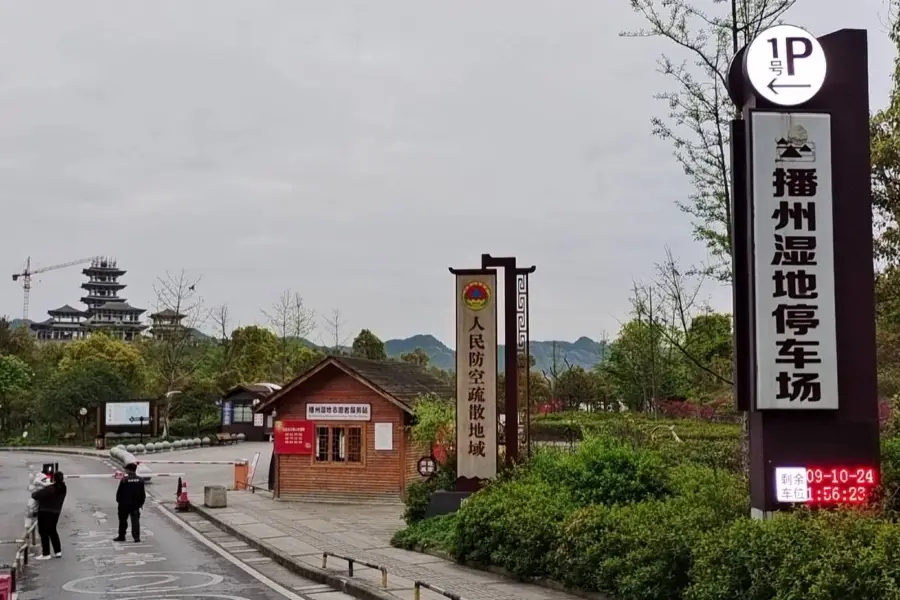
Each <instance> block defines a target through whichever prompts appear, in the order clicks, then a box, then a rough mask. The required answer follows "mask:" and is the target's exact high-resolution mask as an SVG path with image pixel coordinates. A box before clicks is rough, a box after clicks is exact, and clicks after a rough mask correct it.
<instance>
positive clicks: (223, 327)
mask: <svg viewBox="0 0 900 600" xmlns="http://www.w3.org/2000/svg"><path fill="white" fill-rule="evenodd" d="M211 319H212V321H213V324H214V326H215V338H214V342H213V343H212V344H209V345H208V346H207V347H206V349H205V352H204V353H203V356H202V358H201V360H200V364H199V366H198V367H197V376H198V377H199V378H200V379H202V380H206V381H214V382H215V386H216V389H217V390H218V392H219V394H224V393H225V392H226V391H228V390H230V389H231V388H232V387H234V386H235V385H237V384H238V383H240V374H239V373H238V371H237V369H236V367H235V352H234V342H233V340H232V333H233V330H232V327H231V320H230V315H229V312H228V305H226V304H223V305H221V306H218V307H216V308H215V309H214V310H213V311H212V314H211Z"/></svg>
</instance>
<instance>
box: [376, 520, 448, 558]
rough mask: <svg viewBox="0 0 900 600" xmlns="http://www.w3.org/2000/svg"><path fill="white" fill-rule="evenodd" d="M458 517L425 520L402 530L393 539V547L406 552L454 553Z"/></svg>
mask: <svg viewBox="0 0 900 600" xmlns="http://www.w3.org/2000/svg"><path fill="white" fill-rule="evenodd" d="M456 520H457V518H456V515H455V514H451V515H441V516H438V517H434V518H432V519H425V520H424V521H419V522H417V523H414V524H412V525H410V526H408V527H406V528H405V529H401V530H400V531H398V532H397V533H395V534H394V536H393V537H392V538H391V545H393V546H396V547H397V548H403V549H405V550H417V551H424V550H430V549H435V550H441V551H443V552H447V553H452V552H453V550H454V548H455V546H456Z"/></svg>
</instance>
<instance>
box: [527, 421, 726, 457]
mask: <svg viewBox="0 0 900 600" xmlns="http://www.w3.org/2000/svg"><path fill="white" fill-rule="evenodd" d="M531 428H532V430H531V435H532V439H534V440H538V441H543V442H568V443H570V444H576V443H578V444H579V445H580V443H581V441H582V440H583V439H584V438H585V437H591V436H598V435H599V436H603V437H611V438H615V439H618V440H622V441H623V442H627V443H630V444H632V445H634V446H636V447H639V448H644V449H648V450H653V451H656V452H658V453H659V454H660V455H661V456H662V457H663V459H664V460H665V462H666V463H667V464H669V465H674V464H680V463H694V464H699V465H705V466H708V467H713V468H722V469H730V470H733V471H740V469H741V466H742V460H741V429H740V426H739V425H735V424H730V423H709V422H705V421H699V420H696V419H655V418H652V417H648V416H645V415H638V414H627V415H621V414H618V413H577V412H574V413H552V414H549V415H542V416H538V417H535V418H534V421H533V422H532V424H531ZM676 436H677V437H676Z"/></svg>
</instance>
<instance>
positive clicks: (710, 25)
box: [621, 0, 796, 283]
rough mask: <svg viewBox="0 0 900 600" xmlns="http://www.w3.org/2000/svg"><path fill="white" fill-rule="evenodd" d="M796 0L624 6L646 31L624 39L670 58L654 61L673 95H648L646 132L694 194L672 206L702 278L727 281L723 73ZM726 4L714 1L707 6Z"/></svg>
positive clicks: (730, 112) (656, 0)
mask: <svg viewBox="0 0 900 600" xmlns="http://www.w3.org/2000/svg"><path fill="white" fill-rule="evenodd" d="M795 1H796V0H734V1H733V2H732V3H731V4H732V6H731V10H730V11H727V12H725V11H723V14H711V13H708V12H706V11H703V10H701V9H699V8H697V7H696V6H695V5H694V4H692V3H691V2H689V0H631V7H632V9H633V10H634V11H635V12H637V13H638V14H640V15H641V16H642V17H643V18H644V20H645V21H646V23H647V27H646V28H643V29H639V30H637V31H630V32H623V33H622V34H621V35H622V36H624V37H640V38H643V37H658V38H663V39H665V40H668V41H669V42H671V43H672V44H673V45H674V46H675V47H676V50H677V54H678V57H677V58H672V57H670V56H668V55H665V54H664V55H662V56H661V57H660V59H659V71H660V72H661V73H663V74H664V75H666V76H667V77H669V78H670V79H671V80H672V82H673V84H674V85H673V89H671V90H669V91H666V92H662V93H660V94H657V95H656V96H655V97H656V98H657V99H659V100H662V101H664V102H665V103H666V105H667V107H668V113H667V115H666V118H665V119H663V118H660V117H655V118H653V119H652V120H651V123H652V126H653V133H654V134H655V135H657V136H659V137H661V138H663V139H665V140H668V141H669V142H671V144H672V147H673V150H674V154H675V158H676V160H677V161H678V163H679V164H680V165H681V167H682V168H683V169H684V173H685V175H687V176H688V179H689V180H690V181H691V184H692V186H693V188H694V192H693V193H692V194H691V195H690V196H689V197H688V198H687V199H686V200H684V201H681V202H678V207H679V208H680V209H681V210H682V211H683V212H685V213H687V214H688V215H690V217H691V219H692V224H693V227H694V237H695V239H697V240H698V241H701V242H703V243H704V244H705V245H706V247H707V249H708V250H709V252H710V255H711V257H712V258H713V260H714V262H713V264H711V265H709V266H707V267H705V269H706V272H707V273H709V274H710V275H714V276H715V277H716V278H718V279H720V280H722V281H725V282H729V283H730V281H731V264H730V258H731V245H732V244H731V170H730V153H729V144H730V135H729V131H730V124H729V123H730V121H731V119H732V118H738V119H739V118H740V113H739V111H738V110H737V109H736V108H735V107H734V106H733V104H732V102H731V100H730V98H729V96H728V92H727V78H728V70H729V67H730V65H731V61H732V58H733V57H734V55H735V54H736V53H737V51H738V49H739V48H740V47H741V46H743V45H744V44H746V43H748V42H749V41H750V40H752V39H753V38H754V37H756V36H757V35H758V34H759V33H760V32H761V31H762V30H763V29H765V28H766V27H769V26H770V25H773V24H774V23H776V22H777V21H778V19H780V17H781V16H782V15H783V14H784V13H785V11H787V10H788V9H789V8H790V7H791V6H793V5H794V2H795ZM725 4H726V3H724V2H721V1H714V2H713V3H712V5H713V6H717V7H724V6H725Z"/></svg>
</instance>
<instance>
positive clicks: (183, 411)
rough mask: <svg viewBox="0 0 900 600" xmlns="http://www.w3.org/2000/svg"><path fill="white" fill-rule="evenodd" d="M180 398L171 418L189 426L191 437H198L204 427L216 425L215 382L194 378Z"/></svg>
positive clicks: (216, 389)
mask: <svg viewBox="0 0 900 600" xmlns="http://www.w3.org/2000/svg"><path fill="white" fill-rule="evenodd" d="M180 396H181V397H180V398H179V400H178V404H177V406H176V407H175V412H174V414H173V418H175V419H177V420H178V421H179V422H182V423H183V424H184V425H186V426H189V427H190V432H191V435H195V436H198V435H200V434H201V433H203V431H204V426H209V425H211V424H212V423H215V424H216V425H218V408H217V407H216V399H217V398H218V397H219V390H218V386H217V384H216V382H215V381H212V380H208V379H200V378H195V379H194V380H193V381H191V383H190V384H189V385H187V386H186V387H185V388H184V390H182V392H181V394H180Z"/></svg>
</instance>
